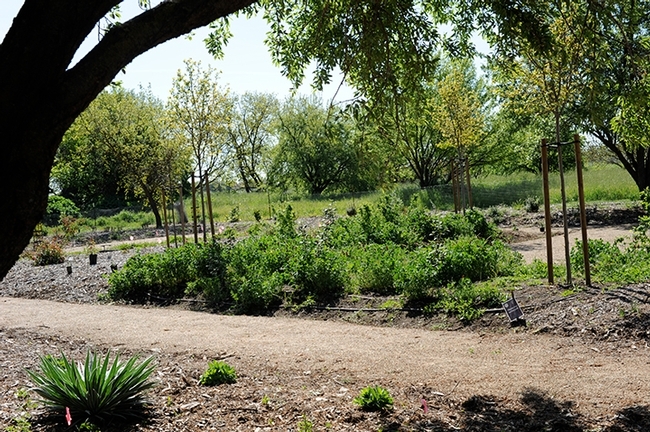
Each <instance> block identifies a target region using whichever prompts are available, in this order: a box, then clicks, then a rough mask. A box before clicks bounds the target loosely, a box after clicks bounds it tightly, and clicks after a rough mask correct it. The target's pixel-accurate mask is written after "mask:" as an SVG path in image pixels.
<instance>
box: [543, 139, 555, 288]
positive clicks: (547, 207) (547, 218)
mask: <svg viewBox="0 0 650 432" xmlns="http://www.w3.org/2000/svg"><path fill="white" fill-rule="evenodd" d="M542 183H543V186H544V230H545V233H546V266H547V274H548V283H549V284H550V285H553V236H552V234H551V197H550V192H549V186H548V143H547V142H546V140H545V139H543V140H542Z"/></svg>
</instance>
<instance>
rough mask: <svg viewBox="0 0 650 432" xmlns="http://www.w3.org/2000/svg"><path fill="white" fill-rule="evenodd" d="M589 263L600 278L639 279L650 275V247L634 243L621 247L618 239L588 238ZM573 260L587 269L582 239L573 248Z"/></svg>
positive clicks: (623, 281) (639, 280) (615, 279)
mask: <svg viewBox="0 0 650 432" xmlns="http://www.w3.org/2000/svg"><path fill="white" fill-rule="evenodd" d="M588 245H589V265H590V268H591V274H592V276H593V277H594V278H596V279H598V280H599V281H601V282H612V283H625V284H628V283H638V282H644V281H647V280H648V279H649V278H650V264H649V263H650V251H648V250H647V249H646V248H645V247H636V245H635V244H634V243H633V244H632V245H631V246H630V247H628V249H626V250H625V251H621V250H620V249H619V247H618V244H617V242H614V243H608V242H605V241H603V240H599V239H593V240H589V242H588ZM570 254H571V264H572V266H574V267H575V268H576V269H577V270H578V271H584V265H583V263H584V261H583V254H582V243H581V242H579V241H578V242H576V245H575V246H574V247H573V248H571V252H570Z"/></svg>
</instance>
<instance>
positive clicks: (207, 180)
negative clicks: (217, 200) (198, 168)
mask: <svg viewBox="0 0 650 432" xmlns="http://www.w3.org/2000/svg"><path fill="white" fill-rule="evenodd" d="M204 177H205V186H206V188H207V189H206V193H207V197H208V215H209V217H210V233H211V234H212V239H213V240H214V217H212V198H211V197H210V179H209V178H208V172H207V171H206V172H205V176H204Z"/></svg>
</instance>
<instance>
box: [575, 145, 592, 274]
mask: <svg viewBox="0 0 650 432" xmlns="http://www.w3.org/2000/svg"><path fill="white" fill-rule="evenodd" d="M573 146H574V148H575V152H576V173H577V174H578V199H579V200H580V230H581V231H582V256H583V259H584V265H585V283H586V284H587V286H591V268H590V267H589V238H588V237H587V207H586V205H585V188H584V181H583V179H582V152H581V149H580V136H579V135H574V136H573Z"/></svg>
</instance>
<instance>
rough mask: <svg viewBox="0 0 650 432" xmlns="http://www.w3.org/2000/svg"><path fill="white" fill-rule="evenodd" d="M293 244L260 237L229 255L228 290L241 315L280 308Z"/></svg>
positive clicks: (288, 240) (232, 250)
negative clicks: (242, 313)
mask: <svg viewBox="0 0 650 432" xmlns="http://www.w3.org/2000/svg"><path fill="white" fill-rule="evenodd" d="M295 244H296V241H295V240H294V239H291V238H280V237H278V236H274V235H263V236H260V237H249V238H246V239H244V240H242V241H240V242H238V243H237V244H236V245H234V246H233V247H232V248H231V249H230V250H229V251H228V286H229V287H230V292H231V294H232V297H233V299H234V300H235V304H236V306H237V308H238V309H239V311H240V312H254V313H259V312H263V311H266V310H267V309H269V308H273V307H277V306H278V305H279V304H280V302H281V300H282V295H281V293H282V287H283V286H284V285H285V284H288V283H289V281H290V274H289V273H288V271H287V270H288V268H287V263H288V262H289V261H290V260H291V257H292V255H293V254H294V253H295V250H294V249H295V248H294V245H295Z"/></svg>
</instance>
